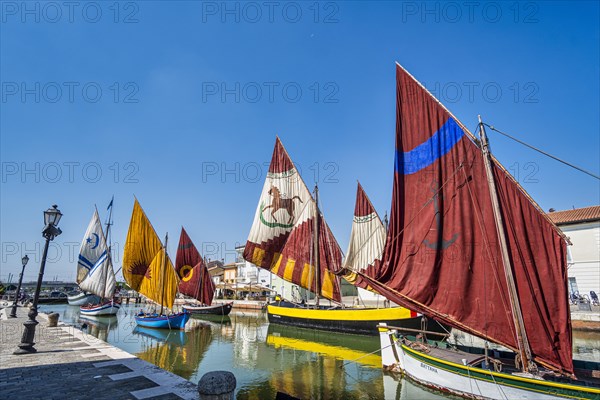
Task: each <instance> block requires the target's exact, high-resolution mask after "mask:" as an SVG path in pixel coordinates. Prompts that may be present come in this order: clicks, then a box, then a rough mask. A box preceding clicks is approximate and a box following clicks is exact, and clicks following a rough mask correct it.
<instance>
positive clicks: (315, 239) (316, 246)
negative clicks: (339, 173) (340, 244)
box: [313, 183, 321, 307]
mask: <svg viewBox="0 0 600 400" xmlns="http://www.w3.org/2000/svg"><path fill="white" fill-rule="evenodd" d="M319 214H320V213H319V186H318V185H317V184H316V183H315V220H314V224H313V231H314V232H313V254H314V259H315V306H317V307H318V306H319V295H320V293H321V269H320V267H319Z"/></svg>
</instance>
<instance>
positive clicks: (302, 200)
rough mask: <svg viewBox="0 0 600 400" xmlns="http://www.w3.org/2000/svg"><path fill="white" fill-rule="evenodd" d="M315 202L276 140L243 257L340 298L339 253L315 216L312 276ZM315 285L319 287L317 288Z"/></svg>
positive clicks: (323, 226)
mask: <svg viewBox="0 0 600 400" xmlns="http://www.w3.org/2000/svg"><path fill="white" fill-rule="evenodd" d="M317 210H318V208H317V205H316V203H315V201H314V199H313V198H312V196H311V194H310V191H309V190H308V188H307V187H306V185H305V184H304V181H303V180H302V178H301V177H300V174H299V173H298V170H297V169H296V167H295V166H294V163H293V162H292V160H291V159H290V157H289V155H288V154H287V152H286V151H285V149H284V147H283V145H282V144H281V141H280V140H279V138H277V140H276V142H275V149H274V150H273V157H272V159H271V164H270V166H269V172H268V174H267V179H266V181H265V184H264V187H263V190H262V193H261V195H260V200H259V202H258V208H257V209H256V214H255V217H254V222H253V224H252V228H251V230H250V234H249V236H248V241H247V243H246V247H245V249H244V259H246V260H247V261H249V262H251V263H253V264H255V265H258V266H259V267H262V268H264V269H267V270H270V271H271V272H273V273H274V274H277V275H278V276H280V277H281V278H283V279H285V280H286V281H289V282H292V283H294V284H296V285H299V286H301V287H303V288H306V289H308V290H310V291H312V292H316V291H317V290H318V291H319V294H320V295H321V296H324V297H326V298H328V299H332V300H336V301H340V300H341V296H340V286H339V278H338V277H337V276H335V275H334V274H333V273H332V272H331V271H339V270H340V269H341V264H342V262H341V260H342V253H341V250H340V247H339V245H338V243H337V242H336V240H335V238H334V237H333V234H332V233H331V230H330V229H329V227H328V226H327V223H326V222H325V219H324V218H323V217H322V215H321V216H320V217H319V219H318V220H319V227H318V232H319V237H318V239H319V252H318V253H319V260H318V265H319V271H318V272H319V277H318V278H319V279H316V277H315V273H316V268H315V265H317V263H316V262H315V260H313V258H314V250H313V249H314V246H313V240H314V237H313V236H314V227H315V218H316V217H317ZM317 285H318V287H319V289H317Z"/></svg>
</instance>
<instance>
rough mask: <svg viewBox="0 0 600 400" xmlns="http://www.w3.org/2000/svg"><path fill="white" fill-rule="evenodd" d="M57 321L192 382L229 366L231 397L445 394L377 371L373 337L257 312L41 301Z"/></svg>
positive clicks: (586, 351) (596, 344)
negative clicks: (144, 314) (145, 315)
mask: <svg viewBox="0 0 600 400" xmlns="http://www.w3.org/2000/svg"><path fill="white" fill-rule="evenodd" d="M40 310H41V311H44V312H49V311H54V312H58V313H59V314H60V320H61V321H63V322H65V323H67V324H71V325H74V326H76V327H79V328H81V329H82V330H83V331H84V332H86V333H88V334H89V335H92V336H93V337H97V338H99V339H102V340H104V341H106V342H108V343H110V344H112V345H113V346H115V347H118V348H121V349H123V350H125V351H127V352H129V353H131V354H134V355H136V356H137V357H139V358H141V359H143V360H146V361H148V362H150V363H152V364H155V365H157V366H159V367H161V368H163V369H165V370H168V371H171V372H173V373H175V374H177V375H179V376H181V377H183V378H185V379H187V380H190V381H192V382H194V383H197V382H198V381H199V380H200V378H201V377H202V375H204V374H205V373H207V372H210V371H215V370H227V371H231V372H233V374H234V375H235V377H236V380H237V388H236V398H237V399H275V398H276V397H277V394H278V393H283V394H287V395H290V396H293V397H297V398H300V399H384V398H385V399H402V400H407V399H434V400H435V399H439V400H443V399H447V398H448V397H446V396H443V395H438V394H436V393H433V392H429V391H427V390H425V389H422V388H421V387H419V386H416V385H413V384H412V383H410V382H408V381H406V380H399V379H398V380H397V379H395V378H394V377H391V376H388V375H386V374H384V373H383V371H382V368H381V357H380V355H379V352H378V349H379V338H378V337H366V336H357V335H344V334H336V333H331V332H321V331H316V330H306V329H301V328H290V327H284V326H281V325H277V324H269V322H268V320H267V318H266V314H265V313H263V312H260V311H233V312H232V313H231V314H230V315H229V316H228V317H203V318H202V319H200V318H195V317H194V318H191V319H190V322H188V324H187V325H186V330H185V331H167V330H157V329H148V328H140V327H137V326H136V323H135V320H134V314H135V313H136V312H137V311H139V306H137V307H135V306H134V305H124V306H123V307H122V308H121V309H120V310H119V313H118V314H117V315H116V316H114V317H89V316H88V317H80V315H79V307H76V306H68V305H44V306H41V307H40ZM574 352H575V356H574V357H575V358H578V359H585V360H592V361H600V335H598V334H597V333H588V332H577V331H576V332H574Z"/></svg>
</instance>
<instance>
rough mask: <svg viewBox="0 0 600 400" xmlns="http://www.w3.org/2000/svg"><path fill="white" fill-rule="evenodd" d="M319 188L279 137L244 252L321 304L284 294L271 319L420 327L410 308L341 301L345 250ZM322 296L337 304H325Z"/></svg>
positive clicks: (315, 325) (348, 328)
mask: <svg viewBox="0 0 600 400" xmlns="http://www.w3.org/2000/svg"><path fill="white" fill-rule="evenodd" d="M314 193H315V196H314V198H313V196H312V195H311V193H310V191H309V190H308V188H307V186H306V184H305V183H304V181H303V180H302V178H301V177H300V175H299V173H298V171H297V169H296V167H295V166H294V163H293V162H292V159H291V158H290V157H289V155H288V153H287V151H286V150H285V148H284V147H283V144H282V143H281V140H280V139H279V138H277V139H276V142H275V148H274V150H273V156H272V158H271V164H270V166H269V172H268V174H267V179H266V181H265V184H264V187H263V190H262V194H261V196H260V200H259V203H258V208H257V210H256V214H255V217H254V223H253V224H252V228H251V230H250V234H249V236H248V241H247V243H246V247H245V249H244V254H243V256H244V259H246V260H247V261H249V262H251V263H253V264H255V265H257V266H259V267H261V268H264V269H267V270H269V271H271V272H272V273H274V274H276V275H278V276H280V277H281V278H283V279H284V280H286V281H289V282H292V283H294V284H296V285H298V286H300V287H302V288H305V289H308V290H310V291H311V292H313V293H315V294H316V301H315V303H316V304H315V305H308V304H306V303H304V304H302V303H296V302H292V301H287V300H285V299H282V298H278V299H276V300H275V301H274V302H271V303H269V304H268V305H267V314H268V318H269V322H271V323H278V324H283V325H294V326H300V327H304V328H312V329H321V330H330V331H337V332H345V333H355V334H364V335H377V324H378V323H379V322H380V321H381V320H385V321H386V322H388V323H390V324H394V325H402V326H405V327H407V328H412V329H416V328H420V327H421V318H420V317H418V316H417V314H416V313H414V312H412V311H410V310H408V309H406V308H401V307H394V308H381V309H377V308H364V307H342V306H341V300H342V298H341V293H340V277H339V276H337V275H336V274H340V275H343V274H344V271H345V270H344V268H343V266H342V251H341V249H340V247H339V245H338V243H337V241H336V240H335V237H334V236H333V233H332V232H331V230H330V229H329V226H328V225H327V223H326V222H325V218H324V217H323V215H322V214H321V211H320V210H319V206H318V188H317V187H315V192H314ZM320 297H323V298H325V299H329V300H332V301H334V302H335V303H337V304H334V305H323V304H320ZM437 328H438V329H440V330H441V327H439V325H438V326H437Z"/></svg>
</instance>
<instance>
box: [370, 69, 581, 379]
mask: <svg viewBox="0 0 600 400" xmlns="http://www.w3.org/2000/svg"><path fill="white" fill-rule="evenodd" d="M396 79H397V94H396V97H397V108H396V112H397V119H396V162H395V164H396V165H395V174H394V190H393V199H392V209H391V210H392V211H391V219H390V229H389V232H388V237H387V240H386V247H385V251H384V257H383V260H382V268H381V270H380V271H376V272H374V273H371V275H369V276H368V277H367V278H368V279H369V281H371V283H372V284H373V286H374V287H375V289H376V290H377V291H380V292H382V293H383V294H384V295H385V296H387V297H388V298H390V299H391V300H392V301H395V302H397V303H399V304H401V305H404V306H406V307H408V308H410V309H413V310H416V311H418V312H422V313H423V314H425V315H428V316H431V317H434V318H435V319H438V320H440V321H442V322H445V323H448V324H450V325H452V326H454V327H456V328H458V329H461V330H464V331H467V332H470V333H472V334H475V335H478V336H481V337H484V338H488V339H489V340H491V341H494V342H497V343H500V344H502V345H505V346H507V347H510V348H512V349H515V350H516V349H517V347H518V345H517V339H516V333H515V332H516V331H515V326H514V323H513V317H512V313H511V307H510V303H509V295H508V290H507V283H506V278H505V275H504V269H503V264H502V258H501V254H500V246H499V242H498V237H497V233H496V228H495V219H494V214H493V209H492V205H491V204H492V203H491V197H490V192H489V187H488V183H487V180H486V179H487V178H486V174H485V168H484V163H483V155H482V152H481V150H480V149H479V147H478V146H477V145H476V144H475V141H474V138H473V136H472V135H471V134H470V133H469V132H468V131H467V130H466V128H465V127H464V126H463V125H462V124H460V123H459V122H458V121H457V120H456V119H455V118H454V117H453V116H452V115H451V114H450V113H449V112H448V111H447V110H446V109H445V108H444V107H443V106H442V105H441V104H440V103H439V102H438V101H437V100H436V99H435V98H434V97H433V96H432V95H431V94H430V93H429V92H427V91H426V90H425V89H424V88H423V86H421V85H420V84H419V83H418V82H417V81H416V80H415V79H414V78H413V77H412V76H411V75H410V74H408V72H406V71H405V70H404V69H403V68H402V67H400V66H399V65H398V66H397V70H396ZM494 174H495V180H496V182H497V187H498V192H499V201H500V208H501V214H502V218H503V222H504V225H505V227H506V229H505V230H506V239H507V242H508V251H509V257H510V261H511V264H512V272H513V275H514V277H515V281H516V286H517V293H518V297H519V300H520V305H521V310H522V313H523V318H524V321H525V330H526V333H527V337H528V339H529V342H530V346H531V351H532V355H533V357H534V359H535V360H536V361H538V362H540V363H542V364H543V365H545V366H548V367H550V368H553V369H555V370H558V371H562V372H567V373H572V371H573V364H572V348H571V324H570V313H569V305H568V298H567V282H566V279H567V266H566V244H565V242H564V240H563V237H562V236H561V234H560V233H559V232H558V231H557V229H556V227H555V226H554V225H553V224H552V223H551V222H550V221H549V220H548V219H547V218H546V216H545V215H544V213H543V212H542V211H541V210H540V209H539V207H537V206H536V205H535V204H534V203H533V202H532V201H531V200H530V198H529V197H528V196H527V194H526V193H525V192H524V190H523V189H522V188H521V187H520V186H519V185H518V184H517V183H516V182H515V181H514V180H513V179H512V178H511V177H510V176H509V174H508V173H507V172H506V171H505V170H504V169H503V168H502V167H501V166H500V165H499V164H498V163H496V164H495V165H494Z"/></svg>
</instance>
